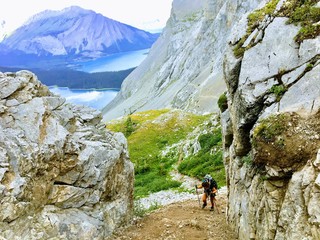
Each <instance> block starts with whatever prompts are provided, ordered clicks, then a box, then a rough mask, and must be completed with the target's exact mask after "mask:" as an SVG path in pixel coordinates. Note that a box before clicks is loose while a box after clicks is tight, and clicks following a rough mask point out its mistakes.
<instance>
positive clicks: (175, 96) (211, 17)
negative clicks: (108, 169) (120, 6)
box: [103, 0, 262, 120]
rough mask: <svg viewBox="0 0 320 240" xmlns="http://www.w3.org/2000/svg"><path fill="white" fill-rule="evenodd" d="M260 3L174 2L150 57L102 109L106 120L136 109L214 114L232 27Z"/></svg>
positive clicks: (257, 0)
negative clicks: (161, 109)
mask: <svg viewBox="0 0 320 240" xmlns="http://www.w3.org/2000/svg"><path fill="white" fill-rule="evenodd" d="M260 2H262V0H245V1H236V0H197V1H194V0H174V1H173V4H172V12H171V16H170V19H169V20H168V22H167V25H166V27H165V29H164V31H163V33H162V35H161V36H160V38H159V39H158V40H157V42H156V43H155V44H154V45H153V46H152V48H151V50H150V53H149V54H148V57H147V58H146V59H145V61H144V62H142V63H141V65H140V66H139V67H138V68H137V69H135V70H134V71H133V72H132V73H131V74H130V75H129V76H128V77H127V78H126V79H125V81H124V82H123V84H122V86H121V91H120V92H119V94H118V95H117V97H116V98H115V99H114V100H113V101H112V102H111V103H110V104H109V105H108V106H106V107H105V108H104V109H103V116H104V119H105V120H109V119H113V118H116V117H119V116H122V115H126V114H129V113H132V112H135V111H142V110H149V109H159V108H179V109H183V110H188V111H192V112H194V113H204V112H212V111H216V112H218V108H217V106H216V102H217V100H218V97H219V96H220V94H221V93H222V92H223V91H225V88H226V87H225V84H224V81H223V70H222V62H223V56H224V53H225V51H226V47H227V38H228V36H229V35H230V31H231V28H232V26H233V25H234V24H235V23H236V22H238V21H239V19H240V17H241V16H243V15H244V14H246V13H248V12H250V11H252V10H253V9H255V8H256V7H257V6H258V4H259V3H260Z"/></svg>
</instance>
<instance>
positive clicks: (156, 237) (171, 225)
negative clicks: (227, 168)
mask: <svg viewBox="0 0 320 240" xmlns="http://www.w3.org/2000/svg"><path fill="white" fill-rule="evenodd" d="M217 204H218V209H219V210H220V211H219V212H220V213H218V211H217V209H215V211H213V212H211V211H209V209H210V207H209V206H207V207H206V208H204V209H201V208H200V206H199V203H198V201H197V200H187V201H184V202H178V203H173V204H170V205H167V206H163V207H161V208H160V209H158V210H156V211H154V212H152V213H150V214H148V215H146V216H145V217H143V218H142V219H140V220H137V221H136V222H135V223H133V224H132V225H131V226H129V227H127V228H122V229H119V230H118V232H117V233H115V234H114V235H113V236H111V237H110V238H108V240H109V239H110V240H111V239H112V240H127V239H130V240H148V239H150V240H151V239H152V240H173V239H174V240H183V239H186V240H193V239H194V240H211V239H212V240H222V239H223V240H235V239H237V238H236V237H235V235H234V233H233V232H232V230H231V229H230V227H229V226H228V225H227V223H226V220H225V207H226V196H225V194H223V195H218V196H217ZM209 205H210V204H209Z"/></svg>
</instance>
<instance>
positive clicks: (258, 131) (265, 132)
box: [253, 114, 289, 142]
mask: <svg viewBox="0 0 320 240" xmlns="http://www.w3.org/2000/svg"><path fill="white" fill-rule="evenodd" d="M288 121H289V119H288V116H287V115H285V114H278V115H272V116H270V117H268V118H266V119H262V120H261V121H260V123H259V124H258V126H257V127H256V128H255V129H254V131H253V138H259V139H261V140H263V141H264V142H275V141H276V138H277V136H279V135H281V134H282V133H283V132H285V131H286V130H287V127H286V126H287V123H288Z"/></svg>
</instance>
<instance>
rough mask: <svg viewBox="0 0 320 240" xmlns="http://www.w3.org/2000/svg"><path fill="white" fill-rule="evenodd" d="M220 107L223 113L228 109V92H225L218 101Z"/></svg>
mask: <svg viewBox="0 0 320 240" xmlns="http://www.w3.org/2000/svg"><path fill="white" fill-rule="evenodd" d="M218 106H219V108H220V111H221V112H224V111H225V110H227V109H228V99H227V95H226V92H224V93H223V94H222V95H221V96H220V97H219V99H218Z"/></svg>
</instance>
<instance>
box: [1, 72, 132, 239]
mask: <svg viewBox="0 0 320 240" xmlns="http://www.w3.org/2000/svg"><path fill="white" fill-rule="evenodd" d="M100 122H101V114H100V113H99V112H96V111H95V110H92V109H89V108H86V107H80V106H75V105H70V104H65V99H63V98H60V97H58V96H55V95H53V94H52V93H50V92H49V91H48V88H47V87H45V86H44V85H42V84H41V83H40V82H39V81H38V80H37V78H36V76H35V75H34V74H32V73H31V72H28V71H20V72H17V73H0V132H1V134H0V236H1V237H2V238H1V239H3V238H4V239H104V238H105V237H106V236H109V235H110V234H111V233H112V231H113V230H114V229H115V228H116V227H117V226H119V225H121V224H125V223H126V222H127V221H128V220H129V219H130V217H131V215H132V210H133V194H132V193H133V165H132V163H131V162H130V161H129V158H128V153H127V146H126V139H125V138H124V136H123V135H122V134H120V133H111V132H108V131H106V129H105V126H104V125H103V124H101V123H100Z"/></svg>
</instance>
